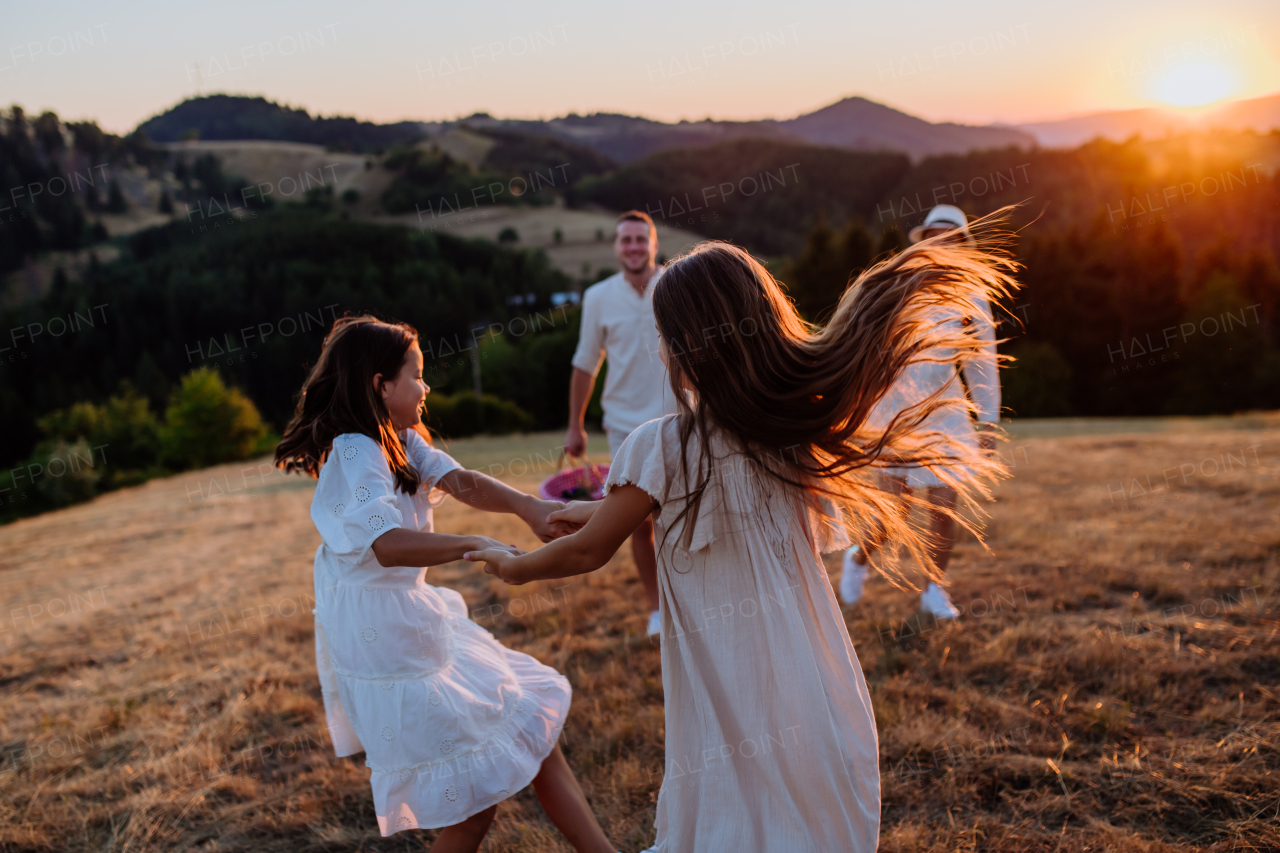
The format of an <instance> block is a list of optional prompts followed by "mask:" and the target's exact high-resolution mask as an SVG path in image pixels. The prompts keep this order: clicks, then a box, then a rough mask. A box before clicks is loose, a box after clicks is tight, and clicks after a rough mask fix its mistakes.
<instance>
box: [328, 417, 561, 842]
mask: <svg viewBox="0 0 1280 853" xmlns="http://www.w3.org/2000/svg"><path fill="white" fill-rule="evenodd" d="M400 438H401V441H403V442H404V445H405V449H406V450H407V451H408V454H409V460H410V462H411V463H412V464H413V466H414V468H416V469H417V471H418V473H419V474H420V475H421V476H422V485H421V486H420V487H419V489H418V493H417V494H416V495H413V496H410V495H406V494H405V493H404V492H401V491H398V490H397V489H396V486H395V480H394V478H393V476H392V474H391V469H390V466H388V464H387V461H386V457H385V456H384V455H383V452H382V448H381V446H380V445H379V444H378V443H377V442H376V441H374V440H373V439H372V438H370V437H368V436H365V435H359V434H354V433H346V434H343V435H340V436H338V437H337V438H335V439H334V441H333V449H332V451H331V452H330V454H329V457H328V459H327V460H326V461H325V464H324V467H323V468H322V469H321V471H320V480H319V483H318V484H317V486H316V492H315V497H314V499H313V500H312V503H311V520H312V521H314V522H315V525H316V528H317V529H318V530H319V531H320V537H321V540H322V542H321V545H320V547H319V548H318V549H317V550H316V564H315V582H316V607H315V616H316V668H317V670H318V672H319V675H320V686H321V691H322V693H323V696H324V708H325V716H326V718H327V722H328V726H329V734H330V736H331V737H332V739H333V746H334V751H335V752H336V753H337V755H338V756H339V757H341V756H346V755H354V754H355V753H358V752H360V751H362V750H363V751H364V753H365V763H366V764H367V765H368V767H369V768H370V770H371V771H372V775H371V777H370V779H369V782H370V784H371V785H372V786H373V803H374V808H375V811H376V814H377V817H378V828H379V830H381V832H382V835H383V836H384V837H385V836H388V835H392V834H393V833H396V832H399V831H400V830H402V829H415V828H427V829H433V828H438V827H443V826H451V825H453V824H456V823H459V822H461V821H463V820H465V819H467V818H468V817H470V816H471V815H474V814H476V813H477V812H480V811H483V810H484V809H487V808H488V807H489V806H492V805H494V804H495V803H498V802H500V801H502V800H505V799H506V798H508V797H510V796H512V795H513V794H515V793H516V792H517V791H519V790H520V789H521V788H523V787H525V786H526V785H528V784H529V783H530V782H531V781H533V777H534V776H536V775H537V774H538V771H539V769H540V768H541V765H542V761H543V760H544V759H545V758H546V757H547V755H549V754H550V752H551V750H552V749H553V748H554V747H555V744H556V741H557V740H558V739H559V737H560V730H561V728H562V727H563V726H564V721H565V717H566V716H567V715H568V713H569V700H570V695H571V690H570V687H569V682H568V681H567V680H566V679H565V678H564V676H562V675H560V673H558V672H556V671H555V670H554V669H551V668H550V667H547V666H544V665H542V664H541V663H539V662H538V661H536V660H534V659H533V658H532V657H529V656H528V655H526V654H522V653H520V652H516V651H513V650H511V649H508V648H506V647H504V646H502V645H501V644H500V643H499V642H498V641H497V640H495V639H494V638H493V635H492V634H490V633H489V632H488V631H486V630H484V629H483V628H481V627H480V626H479V625H477V624H476V623H474V622H472V621H471V620H470V619H468V618H467V606H466V603H465V602H464V601H463V598H462V596H461V595H459V594H458V593H457V592H456V591H454V590H451V589H444V588H440V587H434V586H429V585H427V583H426V582H425V580H424V578H425V576H426V571H427V570H426V569H425V568H418V567H406V566H401V567H394V568H387V567H384V566H382V565H380V564H379V563H378V561H377V559H376V557H375V556H374V553H373V550H372V548H371V547H370V546H371V545H372V544H373V541H374V540H375V539H377V538H378V537H379V536H381V535H382V534H383V533H386V532H387V531H388V530H391V529H392V528H395V527H403V528H405V529H407V530H425V531H430V530H431V503H430V501H429V498H428V496H429V494H430V493H431V490H432V487H434V486H435V484H436V483H437V482H438V481H439V480H440V478H441V477H443V476H444V475H445V474H447V473H449V472H450V471H452V470H454V469H455V468H459V467H461V466H459V465H458V463H457V462H455V461H454V460H453V459H452V458H450V457H449V456H448V455H447V454H445V453H442V452H440V451H439V450H436V449H435V448H433V447H431V446H430V445H428V444H427V442H426V441H424V440H423V438H422V437H421V436H420V435H418V433H416V432H414V431H413V430H407V431H405V432H403V433H401V434H400Z"/></svg>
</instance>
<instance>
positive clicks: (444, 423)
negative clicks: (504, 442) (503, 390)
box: [426, 392, 533, 438]
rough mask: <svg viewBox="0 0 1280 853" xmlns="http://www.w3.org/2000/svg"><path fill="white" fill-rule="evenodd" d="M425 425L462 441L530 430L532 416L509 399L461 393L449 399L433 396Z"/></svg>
mask: <svg viewBox="0 0 1280 853" xmlns="http://www.w3.org/2000/svg"><path fill="white" fill-rule="evenodd" d="M426 423H427V425H428V426H429V427H431V428H432V429H433V430H435V431H436V432H439V433H440V434H441V435H443V436H445V437H446V438H463V437H465V436H468V435H477V434H479V433H482V432H483V433H488V434H489V435H505V434H507V433H511V432H525V431H527V430H529V429H532V428H533V417H532V416H531V415H530V414H529V413H528V412H526V411H525V410H524V409H522V408H520V407H519V406H517V405H516V404H515V403H512V402H511V401H510V400H502V399H500V398H498V397H495V396H494V395H492V394H483V395H481V396H480V398H479V399H477V398H476V395H475V394H470V393H467V392H462V393H459V394H455V395H453V396H449V395H446V394H432V395H431V396H430V397H428V398H427V420H426Z"/></svg>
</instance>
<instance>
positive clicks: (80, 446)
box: [26, 438, 103, 507]
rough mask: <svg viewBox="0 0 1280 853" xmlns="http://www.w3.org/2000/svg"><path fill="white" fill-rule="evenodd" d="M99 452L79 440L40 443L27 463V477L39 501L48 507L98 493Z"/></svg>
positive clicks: (83, 498)
mask: <svg viewBox="0 0 1280 853" xmlns="http://www.w3.org/2000/svg"><path fill="white" fill-rule="evenodd" d="M101 453H102V451H101V450H99V449H95V448H92V447H90V446H89V442H87V441H85V440H84V439H83V438H82V439H80V440H79V441H76V442H75V443H72V444H68V443H67V442H65V441H55V442H52V443H49V444H41V445H40V447H39V448H37V450H36V453H35V455H34V456H32V457H31V459H30V460H28V461H27V465H26V467H27V471H28V476H29V477H30V478H31V482H32V485H33V486H34V487H35V492H36V494H37V495H38V496H39V499H40V501H41V502H42V503H43V504H45V505H47V506H50V507H61V506H68V505H70V504H74V503H80V502H81V501H87V500H89V499H90V498H92V497H93V496H94V495H96V494H97V493H98V481H99V480H100V479H101V478H102V463H103V457H102V456H101Z"/></svg>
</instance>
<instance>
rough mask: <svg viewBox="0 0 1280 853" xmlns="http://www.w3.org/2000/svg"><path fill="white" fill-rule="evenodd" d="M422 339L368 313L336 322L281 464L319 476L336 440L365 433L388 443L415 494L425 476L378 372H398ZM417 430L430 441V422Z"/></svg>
mask: <svg viewBox="0 0 1280 853" xmlns="http://www.w3.org/2000/svg"><path fill="white" fill-rule="evenodd" d="M417 339H418V332H417V330H415V329H414V328H413V327H412V326H409V325H406V324H404V323H384V322H383V321H381V320H379V319H378V318H377V317H373V316H370V315H367V314H366V315H362V316H357V317H342V318H340V319H339V320H338V321H337V322H336V323H334V324H333V328H332V329H331V330H330V331H329V334H328V336H327V337H325V339H324V347H323V348H322V349H321V350H320V358H319V359H318V360H317V361H316V364H315V366H314V367H312V368H311V373H310V374H309V375H308V376H307V381H306V382H304V383H303V384H302V393H301V394H300V395H299V397H298V405H297V408H296V409H295V410H294V413H293V419H292V420H291V421H289V426H288V428H287V429H285V431H284V438H283V439H281V440H280V444H279V445H277V446H276V459H275V463H276V465H277V467H280V468H283V469H284V470H285V472H286V473H293V472H294V471H305V472H306V473H308V474H310V475H311V476H312V477H318V476H320V468H321V466H323V465H324V462H325V459H326V458H328V456H329V451H330V450H331V449H332V448H333V440H334V439H335V438H337V437H338V436H340V435H342V434H343V433H349V432H350V433H360V434H361V435H367V436H369V437H370V438H372V439H373V440H374V441H376V442H378V444H379V445H380V446H381V447H382V452H383V454H384V455H385V456H386V458H387V465H388V466H389V467H390V468H391V473H392V474H393V475H394V476H395V480H396V486H397V487H399V489H400V490H401V491H403V492H405V493H406V494H410V495H412V494H415V493H416V492H417V491H418V486H419V485H421V482H422V480H421V477H419V475H418V472H417V470H416V469H415V468H414V467H413V465H411V464H410V463H409V456H408V454H407V453H406V452H405V449H404V445H403V443H402V442H401V441H400V436H398V435H397V434H396V430H395V427H394V426H393V425H392V423H391V414H390V413H389V412H388V411H387V407H386V405H385V404H384V403H383V402H382V395H381V394H379V393H378V389H376V388H375V387H374V384H373V377H374V376H376V375H378V374H382V376H383V377H384V379H393V378H395V377H396V376H398V375H399V374H400V368H401V366H402V365H403V364H404V358H405V353H407V352H408V351H409V347H410V346H412V345H413V342H414V341H416V340H417ZM414 429H415V430H417V432H418V433H419V434H420V435H422V437H423V438H424V439H426V440H427V442H428V443H430V440H431V439H430V436H429V435H428V433H427V431H426V428H425V427H423V426H422V425H421V424H418V425H417V426H416V427H414Z"/></svg>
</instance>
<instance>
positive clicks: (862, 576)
mask: <svg viewBox="0 0 1280 853" xmlns="http://www.w3.org/2000/svg"><path fill="white" fill-rule="evenodd" d="M857 550H858V546H857V545H854V546H853V547H852V548H850V549H849V550H848V551H845V552H844V564H843V566H842V567H841V569H840V600H841V601H843V602H844V603H845V604H857V603H858V601H859V600H860V599H861V598H862V583H863V581H865V580H866V579H867V567H866V566H863V565H859V564H858V563H857V562H856V561H855V560H854V559H853V555H854V554H855V553H856V552H857Z"/></svg>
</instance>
